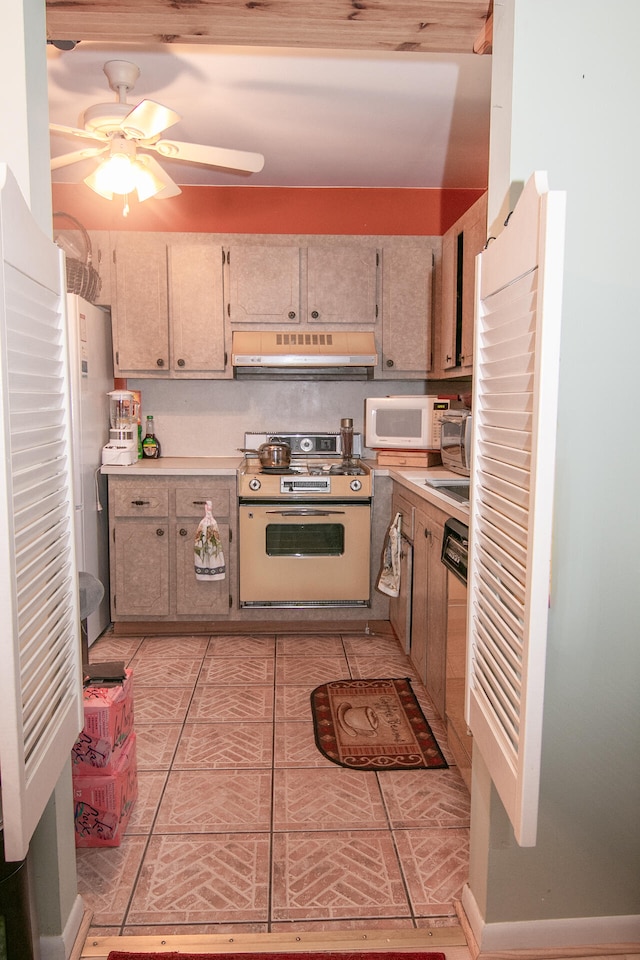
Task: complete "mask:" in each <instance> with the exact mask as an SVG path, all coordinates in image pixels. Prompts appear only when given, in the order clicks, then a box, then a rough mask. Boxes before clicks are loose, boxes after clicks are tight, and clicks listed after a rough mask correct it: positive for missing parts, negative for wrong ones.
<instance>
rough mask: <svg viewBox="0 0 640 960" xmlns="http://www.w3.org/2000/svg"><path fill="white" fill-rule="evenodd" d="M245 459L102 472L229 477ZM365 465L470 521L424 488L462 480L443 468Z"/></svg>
mask: <svg viewBox="0 0 640 960" xmlns="http://www.w3.org/2000/svg"><path fill="white" fill-rule="evenodd" d="M242 459H243V458H242V457H160V459H158V460H138V461H137V462H136V463H133V464H131V465H130V466H127V467H122V466H117V465H115V464H104V465H103V466H102V467H101V472H102V473H104V474H106V475H107V476H117V477H140V476H144V477H181V476H197V475H199V476H208V477H226V476H235V475H236V473H237V471H238V468H239V466H240V464H241V463H242ZM366 463H367V464H368V466H369V467H370V468H371V470H372V471H373V474H374V476H380V477H391V479H392V480H395V481H396V482H397V483H399V484H400V485H401V486H403V487H406V489H407V490H410V491H411V492H412V493H414V494H417V496H419V497H421V498H422V499H423V500H426V501H427V502H428V503H431V504H432V505H433V506H434V507H438V508H439V509H440V510H443V511H445V512H446V513H447V514H448V515H449V516H452V517H455V518H456V519H457V520H460V521H461V522H462V523H468V522H469V508H468V505H467V504H463V503H458V502H457V501H455V500H451V499H449V497H447V496H446V494H444V493H440V492H439V491H438V490H437V489H435V488H433V487H427V486H426V485H425V482H424V481H425V478H426V477H446V478H452V479H457V480H459V479H460V477H459V476H458V475H457V474H455V473H452V472H451V471H450V470H445V469H444V467H428V468H424V469H421V470H415V469H414V470H410V469H406V468H404V467H403V468H400V467H379V466H378V465H377V464H376V462H375V461H373V460H367V461H366Z"/></svg>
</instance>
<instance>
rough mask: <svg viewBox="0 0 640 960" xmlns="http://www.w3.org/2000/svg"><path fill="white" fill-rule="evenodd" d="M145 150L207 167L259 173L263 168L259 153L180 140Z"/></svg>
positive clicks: (163, 142) (160, 143)
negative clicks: (155, 151) (151, 150)
mask: <svg viewBox="0 0 640 960" xmlns="http://www.w3.org/2000/svg"><path fill="white" fill-rule="evenodd" d="M147 149H153V150H157V152H158V153H159V154H160V156H161V157H167V159H171V160H186V161H187V163H204V164H206V165H207V166H209V167H223V168H224V169H226V170H240V171H243V172H247V173H260V171H261V170H262V168H263V167H264V157H263V156H262V154H261V153H248V152H247V151H245V150H227V149H226V148H225V147H207V146H205V145H204V144H201V143H182V142H181V141H180V140H158V142H157V143H154V144H153V145H152V146H151V147H149V148H147Z"/></svg>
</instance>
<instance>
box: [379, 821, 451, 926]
mask: <svg viewBox="0 0 640 960" xmlns="http://www.w3.org/2000/svg"><path fill="white" fill-rule="evenodd" d="M394 837H395V840H396V844H397V847H398V854H399V856H400V862H401V863H402V872H403V873H404V877H405V880H406V882H407V888H408V890H409V898H410V900H411V904H412V906H413V910H414V912H415V913H416V915H419V916H435V915H442V914H448V915H450V916H453V915H454V914H455V909H454V905H453V901H454V900H459V899H460V898H461V896H462V887H463V885H464V884H465V883H466V882H467V880H468V878H469V831H468V830H463V829H461V830H437V829H436V830H398V831H396V832H394Z"/></svg>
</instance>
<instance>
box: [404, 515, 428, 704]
mask: <svg viewBox="0 0 640 960" xmlns="http://www.w3.org/2000/svg"><path fill="white" fill-rule="evenodd" d="M428 531H429V528H428V522H427V518H426V516H425V514H424V513H423V512H422V511H421V510H417V511H416V516H415V538H414V541H413V603H412V607H411V646H410V650H409V657H410V659H411V662H412V663H413V665H414V667H415V668H416V670H417V672H418V676H419V677H420V679H421V680H422V682H423V683H424V684H425V686H426V683H427V609H428V603H429V595H428V582H429V543H428V536H429V532H428Z"/></svg>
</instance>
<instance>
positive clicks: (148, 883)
mask: <svg viewBox="0 0 640 960" xmlns="http://www.w3.org/2000/svg"><path fill="white" fill-rule="evenodd" d="M269 843H270V841H269V836H268V835H267V834H265V835H259V836H252V835H245V834H242V835H237V834H235V835H231V836H228V835H226V834H220V835H216V836H214V837H202V836H182V837H155V838H153V837H152V839H151V841H150V843H149V850H148V853H147V855H146V857H145V861H144V864H143V867H142V870H141V871H140V878H139V880H138V883H137V884H136V889H135V893H134V896H133V901H132V904H131V908H130V910H129V913H128V916H127V925H131V924H146V925H149V924H152V925H153V926H154V927H155V925H156V924H162V925H163V926H166V925H171V924H176V923H187V924H203V923H204V924H218V923H232V922H242V923H246V922H262V923H264V922H266V921H267V911H268V901H269V876H268V871H269Z"/></svg>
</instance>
